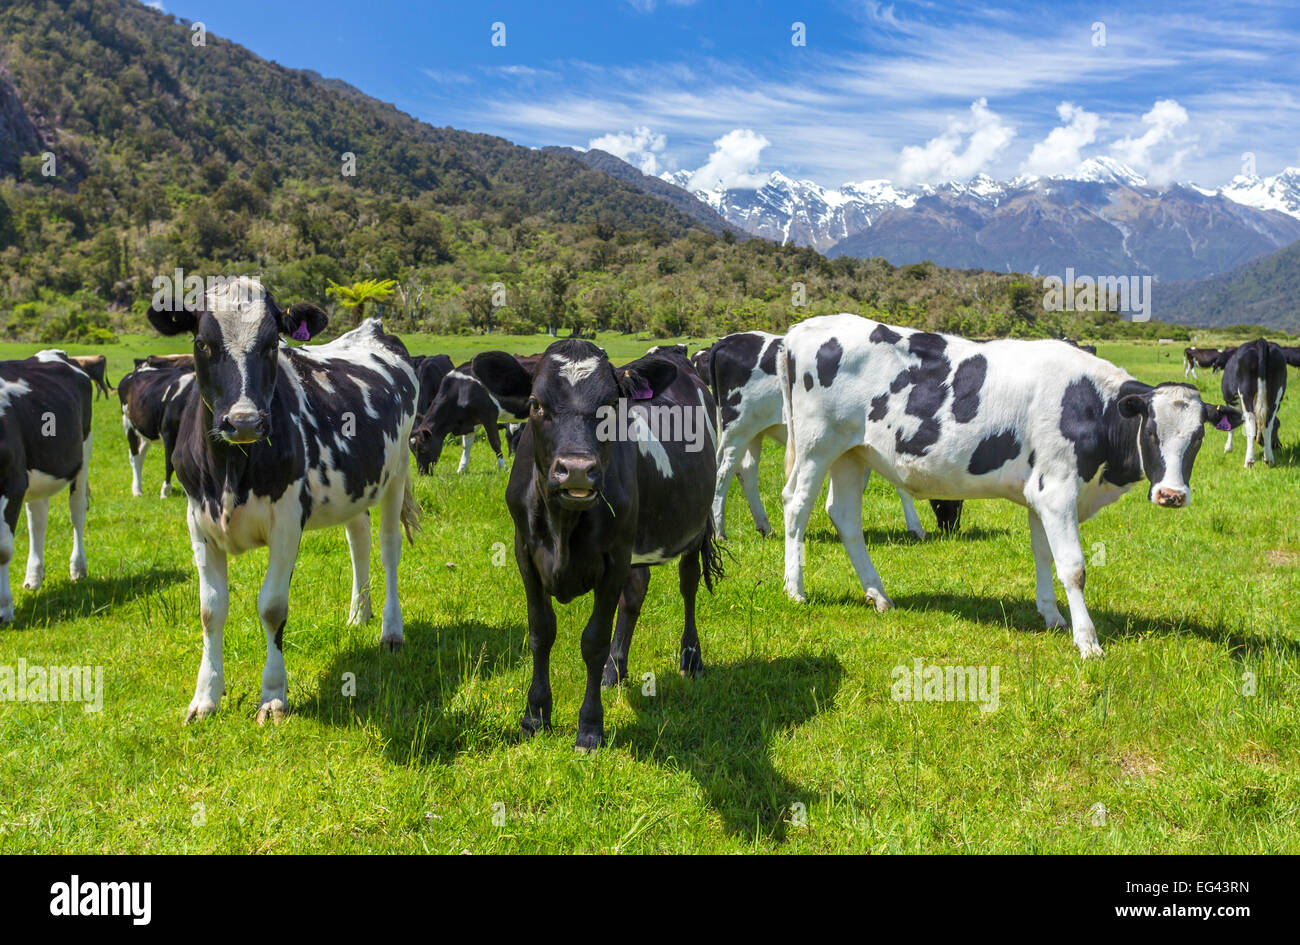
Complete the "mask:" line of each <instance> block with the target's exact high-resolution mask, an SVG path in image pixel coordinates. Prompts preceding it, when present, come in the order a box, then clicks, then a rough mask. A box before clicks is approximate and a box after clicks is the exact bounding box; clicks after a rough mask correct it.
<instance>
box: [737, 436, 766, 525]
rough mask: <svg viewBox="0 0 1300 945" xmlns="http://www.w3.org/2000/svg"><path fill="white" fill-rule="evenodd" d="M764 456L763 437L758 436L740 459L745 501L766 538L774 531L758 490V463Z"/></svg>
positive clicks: (740, 474) (741, 485)
mask: <svg viewBox="0 0 1300 945" xmlns="http://www.w3.org/2000/svg"><path fill="white" fill-rule="evenodd" d="M762 458H763V437H762V436H761V435H760V436H756V437H754V438H753V439H752V440H750V441H749V445H748V446H746V447H745V456H744V458H743V459H741V461H740V473H739V477H740V488H741V489H743V490H744V492H745V501H746V502H748V503H749V514H750V517H751V518H753V519H754V527H755V528H757V529H758V533H759V534H760V535H762V536H763V537H764V538H766V537H767V536H768V535H770V534H771V533H772V524H771V523H770V522H769V521H768V520H767V509H765V508H763V497H762V495H761V494H760V493H759V491H758V463H759V460H761V459H762Z"/></svg>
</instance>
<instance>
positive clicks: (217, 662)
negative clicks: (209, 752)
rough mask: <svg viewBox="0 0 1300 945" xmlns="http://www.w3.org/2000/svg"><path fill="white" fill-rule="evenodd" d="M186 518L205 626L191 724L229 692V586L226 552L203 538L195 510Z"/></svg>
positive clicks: (189, 712)
mask: <svg viewBox="0 0 1300 945" xmlns="http://www.w3.org/2000/svg"><path fill="white" fill-rule="evenodd" d="M187 517H188V520H189V527H190V547H191V548H193V550H194V565H195V567H196V568H197V569H198V572H199V620H200V622H201V623H202V624H203V657H202V659H201V660H200V661H199V676H198V679H197V680H196V681H195V683H194V698H193V699H191V700H190V706H189V708H188V709H186V710H185V721H186V722H187V723H188V722H190V721H193V720H194V719H201V718H203V717H204V716H206V715H211V714H212V713H213V712H216V711H217V705H218V704H219V703H220V702H221V697H222V695H223V694H224V693H225V691H226V681H225V671H224V668H223V666H222V660H221V635H222V631H223V630H224V629H225V626H226V613H227V611H228V610H229V606H230V592H229V588H228V585H227V583H226V553H225V552H224V551H222V550H221V549H220V548H218V547H216V546H215V545H212V544H209V543H208V541H207V539H205V538H204V537H203V534H202V532H201V531H199V529H198V527H197V525H196V524H195V513H194V511H193V509H190V510H189V512H188V516H187Z"/></svg>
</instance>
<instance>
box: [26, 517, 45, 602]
mask: <svg viewBox="0 0 1300 945" xmlns="http://www.w3.org/2000/svg"><path fill="white" fill-rule="evenodd" d="M49 521H50V500H49V499H37V500H35V501H32V502H28V503H27V576H26V577H25V578H23V587H24V588H26V589H27V590H29V591H39V590H40V589H41V584H43V583H44V582H45V530H46V526H48V525H49Z"/></svg>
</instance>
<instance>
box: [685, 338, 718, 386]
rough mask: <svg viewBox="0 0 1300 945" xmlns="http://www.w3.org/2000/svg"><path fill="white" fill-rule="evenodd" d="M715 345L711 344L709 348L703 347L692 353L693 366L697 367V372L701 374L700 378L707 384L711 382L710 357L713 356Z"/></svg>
mask: <svg viewBox="0 0 1300 945" xmlns="http://www.w3.org/2000/svg"><path fill="white" fill-rule="evenodd" d="M715 344H716V342H715ZM713 347H714V346H713V345H709V346H708V347H707V348H701V349H700V350H699V351H697V352H695V353H694V354H693V355H691V367H693V368H694V369H695V373H696V374H698V375H699V378H700V380H702V381H704V383H706V384H708V383H709V359H710V358H712V357H713Z"/></svg>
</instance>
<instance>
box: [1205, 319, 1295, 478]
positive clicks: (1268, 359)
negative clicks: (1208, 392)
mask: <svg viewBox="0 0 1300 945" xmlns="http://www.w3.org/2000/svg"><path fill="white" fill-rule="evenodd" d="M1219 386H1220V389H1221V390H1222V392H1223V399H1224V400H1225V401H1227V402H1228V403H1229V404H1230V405H1232V406H1234V407H1237V408H1238V409H1239V410H1240V411H1241V412H1242V414H1243V415H1244V416H1245V420H1246V430H1245V433H1246V467H1247V468H1249V467H1251V466H1254V465H1255V444H1256V443H1258V444H1259V445H1261V446H1262V447H1263V448H1264V462H1266V463H1268V465H1270V466H1272V465H1273V461H1274V454H1273V450H1274V447H1275V446H1276V444H1277V413H1278V410H1279V409H1280V408H1281V406H1282V398H1283V397H1284V396H1286V356H1285V355H1284V354H1283V353H1282V349H1281V348H1280V347H1278V346H1277V345H1275V344H1273V342H1271V341H1265V340H1264V339H1263V338H1260V339H1258V340H1257V341H1252V342H1249V343H1248V344H1244V345H1242V346H1241V347H1239V348H1238V349H1237V350H1236V351H1235V352H1234V353H1233V355H1232V357H1230V358H1229V359H1228V363H1227V364H1226V365H1224V368H1223V380H1222V381H1220V383H1219ZM1231 449H1232V431H1231V430H1229V431H1228V442H1227V444H1225V445H1224V447H1223V451H1224V452H1225V453H1226V452H1229V451H1230V450H1231Z"/></svg>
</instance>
